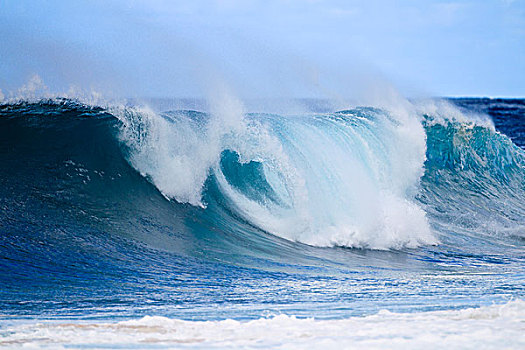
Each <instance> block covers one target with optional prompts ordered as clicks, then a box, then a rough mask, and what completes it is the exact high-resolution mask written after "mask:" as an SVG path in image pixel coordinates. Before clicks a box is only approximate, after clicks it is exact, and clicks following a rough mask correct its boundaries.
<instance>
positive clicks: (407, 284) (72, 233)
mask: <svg viewBox="0 0 525 350" xmlns="http://www.w3.org/2000/svg"><path fill="white" fill-rule="evenodd" d="M327 105H328V104H327ZM311 110H314V109H311ZM0 135H1V136H0V164H1V166H0V208H1V213H0V286H1V287H0V347H8V348H17V347H25V346H33V347H41V348H61V347H66V348H108V347H111V348H113V347H119V348H173V347H181V348H185V347H190V348H232V347H237V348H266V347H274V348H294V347H295V348H304V347H312V348H334V347H337V348H340V347H341V346H342V345H345V346H347V347H365V348H384V347H385V346H387V347H390V348H403V349H406V348H421V347H427V348H442V347H443V346H452V347H456V348H458V347H459V348H476V349H479V348H519V347H524V346H525V337H524V334H525V304H524V301H523V298H524V295H525V150H524V148H525V100H519V99H513V100H510V99H473V98H461V99H451V100H432V101H411V102H408V101H406V102H405V103H404V104H403V105H402V106H401V107H400V106H396V108H385V107H384V108H377V107H368V106H360V107H354V108H350V109H346V110H329V108H324V107H323V108H322V109H320V110H314V112H307V113H306V112H305V113H294V114H286V115H285V114H275V113H260V112H250V111H246V110H245V107H243V106H242V105H241V104H240V103H238V102H236V101H228V103H226V104H219V105H218V106H216V107H214V108H210V109H204V108H200V107H198V106H197V105H195V104H194V105H193V108H166V106H160V107H159V106H157V108H149V107H145V106H139V105H138V104H137V103H128V104H127V105H126V104H116V103H106V104H102V103H100V104H98V105H97V104H93V103H91V104H88V103H85V102H84V103H83V102H80V101H79V100H70V99H59V98H54V99H46V100H17V101H10V102H4V104H1V105H0Z"/></svg>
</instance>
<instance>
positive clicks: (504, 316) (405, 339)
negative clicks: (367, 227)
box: [0, 300, 525, 350]
mask: <svg viewBox="0 0 525 350" xmlns="http://www.w3.org/2000/svg"><path fill="white" fill-rule="evenodd" d="M524 334H525V302H524V301H522V300H514V301H510V302H508V303H506V304H504V305H492V306H485V307H480V308H473V309H464V310H448V311H434V312H418V313H392V312H389V311H386V310H385V311H381V312H379V313H378V314H375V315H371V316H366V317H350V318H346V319H340V320H316V319H313V318H310V319H298V318H295V317H293V316H286V315H279V316H275V317H273V318H261V319H257V320H253V321H242V322H239V321H235V320H231V319H228V320H223V321H206V322H194V321H183V320H178V319H170V318H166V317H158V316H154V317H150V316H147V317H144V318H141V319H137V320H129V321H123V322H92V321H68V322H64V321H53V322H39V323H20V324H17V325H12V326H8V327H2V330H1V332H0V347H4V348H22V347H23V348H47V349H58V348H68V349H71V348H90V349H92V348H95V349H96V348H133V349H143V348H144V349H147V348H155V349H158V348H200V349H231V348H243V349H255V348H257V349H262V348H276V349H305V348H308V349H341V348H344V349H385V348H388V349H422V348H424V349H444V348H445V349H446V348H449V349H476V350H479V349H520V348H524V347H525V336H524Z"/></svg>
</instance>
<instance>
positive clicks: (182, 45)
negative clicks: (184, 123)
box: [0, 0, 525, 97]
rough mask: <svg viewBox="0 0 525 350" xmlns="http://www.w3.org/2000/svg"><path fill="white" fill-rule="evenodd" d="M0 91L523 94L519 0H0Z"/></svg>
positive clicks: (524, 14)
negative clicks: (225, 88) (38, 87)
mask: <svg viewBox="0 0 525 350" xmlns="http://www.w3.org/2000/svg"><path fill="white" fill-rule="evenodd" d="M0 35H1V36H2V44H1V45H0V89H2V90H3V91H4V92H5V91H8V90H12V89H15V88H17V87H19V86H21V85H22V84H23V83H24V82H26V81H28V79H29V78H30V77H31V76H33V75H34V74H38V75H39V76H40V77H42V79H43V80H44V82H45V83H46V85H48V86H49V87H50V88H51V89H52V90H67V89H68V87H69V86H76V87H78V88H81V89H96V90H99V91H102V92H104V91H108V92H111V93H113V94H117V95H124V96H169V97H189V96H198V95H202V94H203V93H204V92H205V90H206V89H210V88H212V86H214V85H213V84H212V83H211V82H212V81H222V82H225V83H226V84H227V85H229V86H231V87H232V88H233V89H234V90H235V91H237V92H239V93H240V94H241V95H246V96H247V97H301V96H307V97H310V96H318V97H331V96H334V95H341V96H343V95H344V96H345V97H351V96H352V95H353V94H358V93H359V90H360V89H361V88H370V86H373V85H374V84H384V83H392V84H393V85H394V86H396V87H397V88H398V89H399V90H400V91H401V92H402V93H403V94H405V95H409V96H420V95H423V96H429V95H430V96H457V95H463V96H525V4H524V1H519V0H516V1H510V0H507V1H503V0H485V1H483V0H479V1H408V0H407V1H373V0H369V1H328V0H326V1H323V0H302V1H299V0H280V1H275V0H267V1H257V0H254V1H251V0H244V1H240V0H224V1H218V0H217V1H202V0H193V1H177V0H175V1H167V0H150V1H145V0H135V1H133V0H130V1H120V0H116V1H101V0H91V1H24V0H1V1H0Z"/></svg>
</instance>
